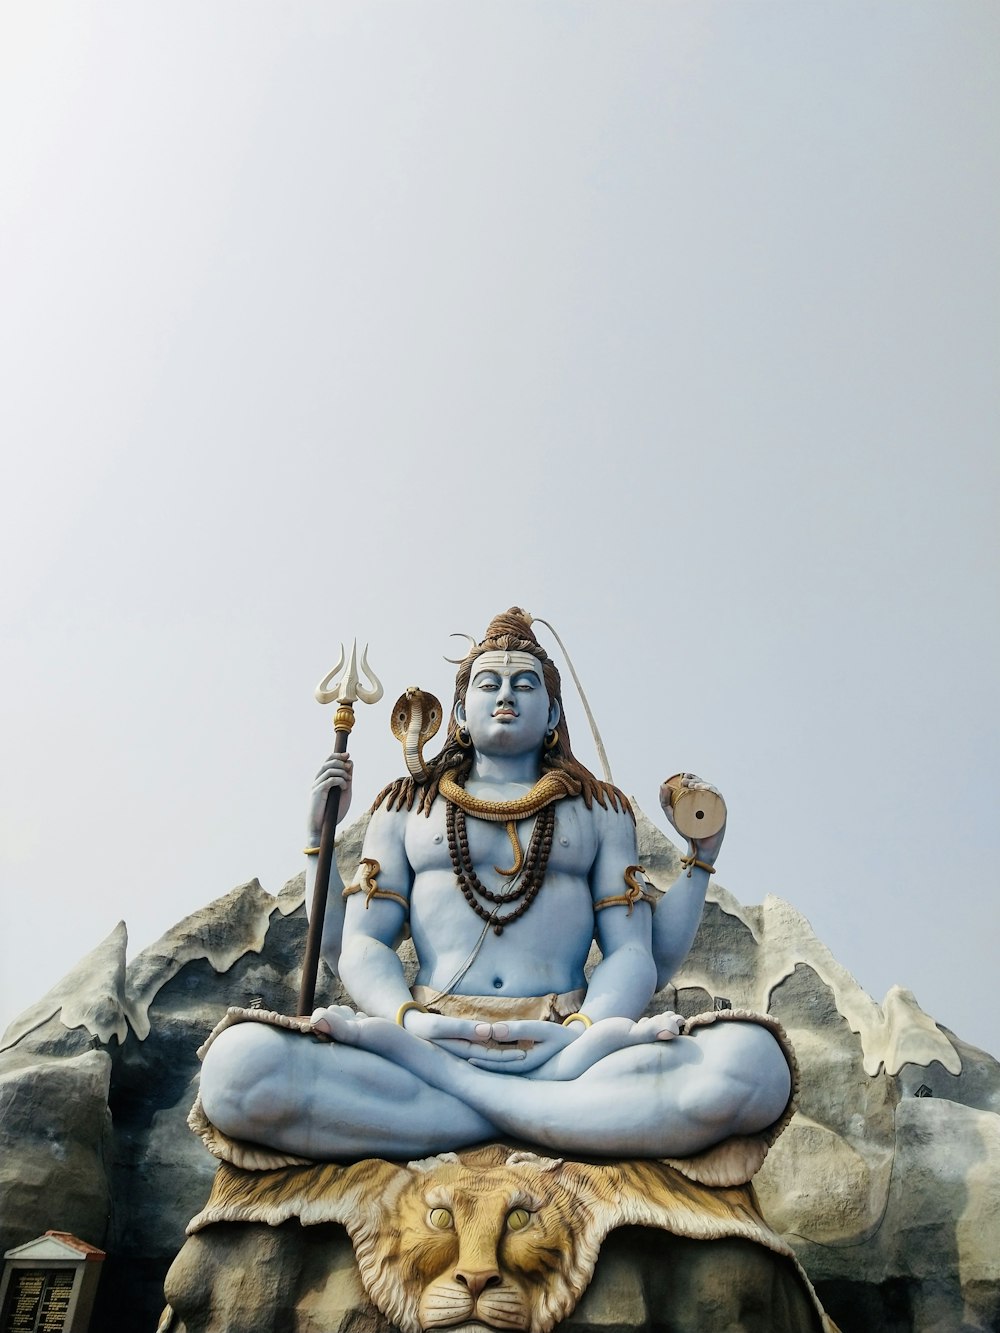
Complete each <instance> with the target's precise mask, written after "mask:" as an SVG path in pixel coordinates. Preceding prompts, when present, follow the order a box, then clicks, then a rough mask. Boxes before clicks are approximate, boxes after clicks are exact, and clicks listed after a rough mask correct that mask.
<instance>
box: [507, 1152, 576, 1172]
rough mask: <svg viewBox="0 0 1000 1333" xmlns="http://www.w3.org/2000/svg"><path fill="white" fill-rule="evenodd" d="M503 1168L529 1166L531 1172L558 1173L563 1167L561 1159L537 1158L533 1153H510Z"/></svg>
mask: <svg viewBox="0 0 1000 1333" xmlns="http://www.w3.org/2000/svg"><path fill="white" fill-rule="evenodd" d="M504 1165H505V1166H530V1167H531V1168H532V1170H533V1171H558V1169H559V1168H560V1167H561V1166H562V1165H563V1159H562V1158H561V1157H539V1156H538V1154H537V1153H533V1152H512V1153H511V1154H510V1156H509V1157H508V1158H507V1161H506V1162H505V1163H504Z"/></svg>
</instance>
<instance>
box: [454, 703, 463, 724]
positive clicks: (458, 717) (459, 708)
mask: <svg viewBox="0 0 1000 1333" xmlns="http://www.w3.org/2000/svg"><path fill="white" fill-rule="evenodd" d="M455 721H456V722H457V723H458V725H459V726H460V727H464V726H465V700H464V699H459V701H458V703H456V705H455Z"/></svg>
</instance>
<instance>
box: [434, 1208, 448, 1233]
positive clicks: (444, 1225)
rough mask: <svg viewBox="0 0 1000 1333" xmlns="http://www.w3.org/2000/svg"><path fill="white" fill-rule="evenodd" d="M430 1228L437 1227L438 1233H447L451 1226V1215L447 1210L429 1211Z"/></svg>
mask: <svg viewBox="0 0 1000 1333" xmlns="http://www.w3.org/2000/svg"><path fill="white" fill-rule="evenodd" d="M431 1226H432V1227H437V1229H438V1231H447V1230H448V1228H449V1227H450V1226H451V1213H449V1211H448V1209H447V1208H432V1209H431Z"/></svg>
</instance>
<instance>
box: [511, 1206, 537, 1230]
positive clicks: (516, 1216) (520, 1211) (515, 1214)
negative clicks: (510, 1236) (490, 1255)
mask: <svg viewBox="0 0 1000 1333" xmlns="http://www.w3.org/2000/svg"><path fill="white" fill-rule="evenodd" d="M530 1221H531V1214H530V1213H529V1212H528V1210H527V1208H513V1209H511V1211H510V1212H509V1213H508V1214H507V1225H508V1226H509V1227H510V1229H511V1231H523V1230H524V1228H525V1227H526V1226H527V1225H528V1223H529V1222H530Z"/></svg>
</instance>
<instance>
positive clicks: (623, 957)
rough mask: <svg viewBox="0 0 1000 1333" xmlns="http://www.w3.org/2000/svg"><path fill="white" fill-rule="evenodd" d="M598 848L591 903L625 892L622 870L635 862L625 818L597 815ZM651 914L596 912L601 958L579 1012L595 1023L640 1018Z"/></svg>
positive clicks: (650, 979) (649, 973)
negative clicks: (598, 827)
mask: <svg viewBox="0 0 1000 1333" xmlns="http://www.w3.org/2000/svg"><path fill="white" fill-rule="evenodd" d="M594 815H595V817H596V818H597V819H598V820H599V822H600V825H601V827H600V830H599V846H598V852H597V856H596V857H595V858H594V863H593V866H592V867H591V872H590V891H591V895H592V897H593V899H594V902H595V904H596V903H598V902H600V901H601V899H602V898H610V897H614V896H616V895H618V894H621V893H623V892H624V890H625V888H626V887H627V886H626V884H625V869H626V867H627V866H630V865H634V864H635V862H636V857H637V853H636V846H635V825H634V824H633V823H632V820H631V819H630V818H629V816H628V815H626V814H622V813H619V812H616V811H604V810H600V811H599V810H598V809H597V807H596V806H595V808H594ZM651 929H652V912H651V909H650V906H649V904H648V903H645V902H638V903H636V904H635V905H634V906H633V907H632V909H631V911H629V909H628V907H626V906H625V905H623V904H618V905H616V906H612V907H606V908H603V909H601V910H600V911H597V912H596V913H595V935H596V939H597V943H598V945H599V947H600V950H601V953H602V954H603V957H602V959H601V962H600V963H599V964H598V966H597V967H596V968H595V969H594V972H593V975H592V976H591V978H590V985H589V986H588V987H587V998H586V1000H585V1001H584V1004H583V1010H582V1012H583V1013H585V1014H586V1015H587V1017H588V1018H589V1019H591V1020H592V1021H593V1022H597V1021H598V1020H599V1019H602V1018H633V1019H634V1018H638V1017H639V1015H640V1014H641V1013H642V1011H643V1010H644V1009H645V1007H646V1005H647V1004H648V1003H649V1000H650V997H651V996H652V994H653V992H654V990H655V989H656V966H655V964H654V962H653V951H652V934H651Z"/></svg>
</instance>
